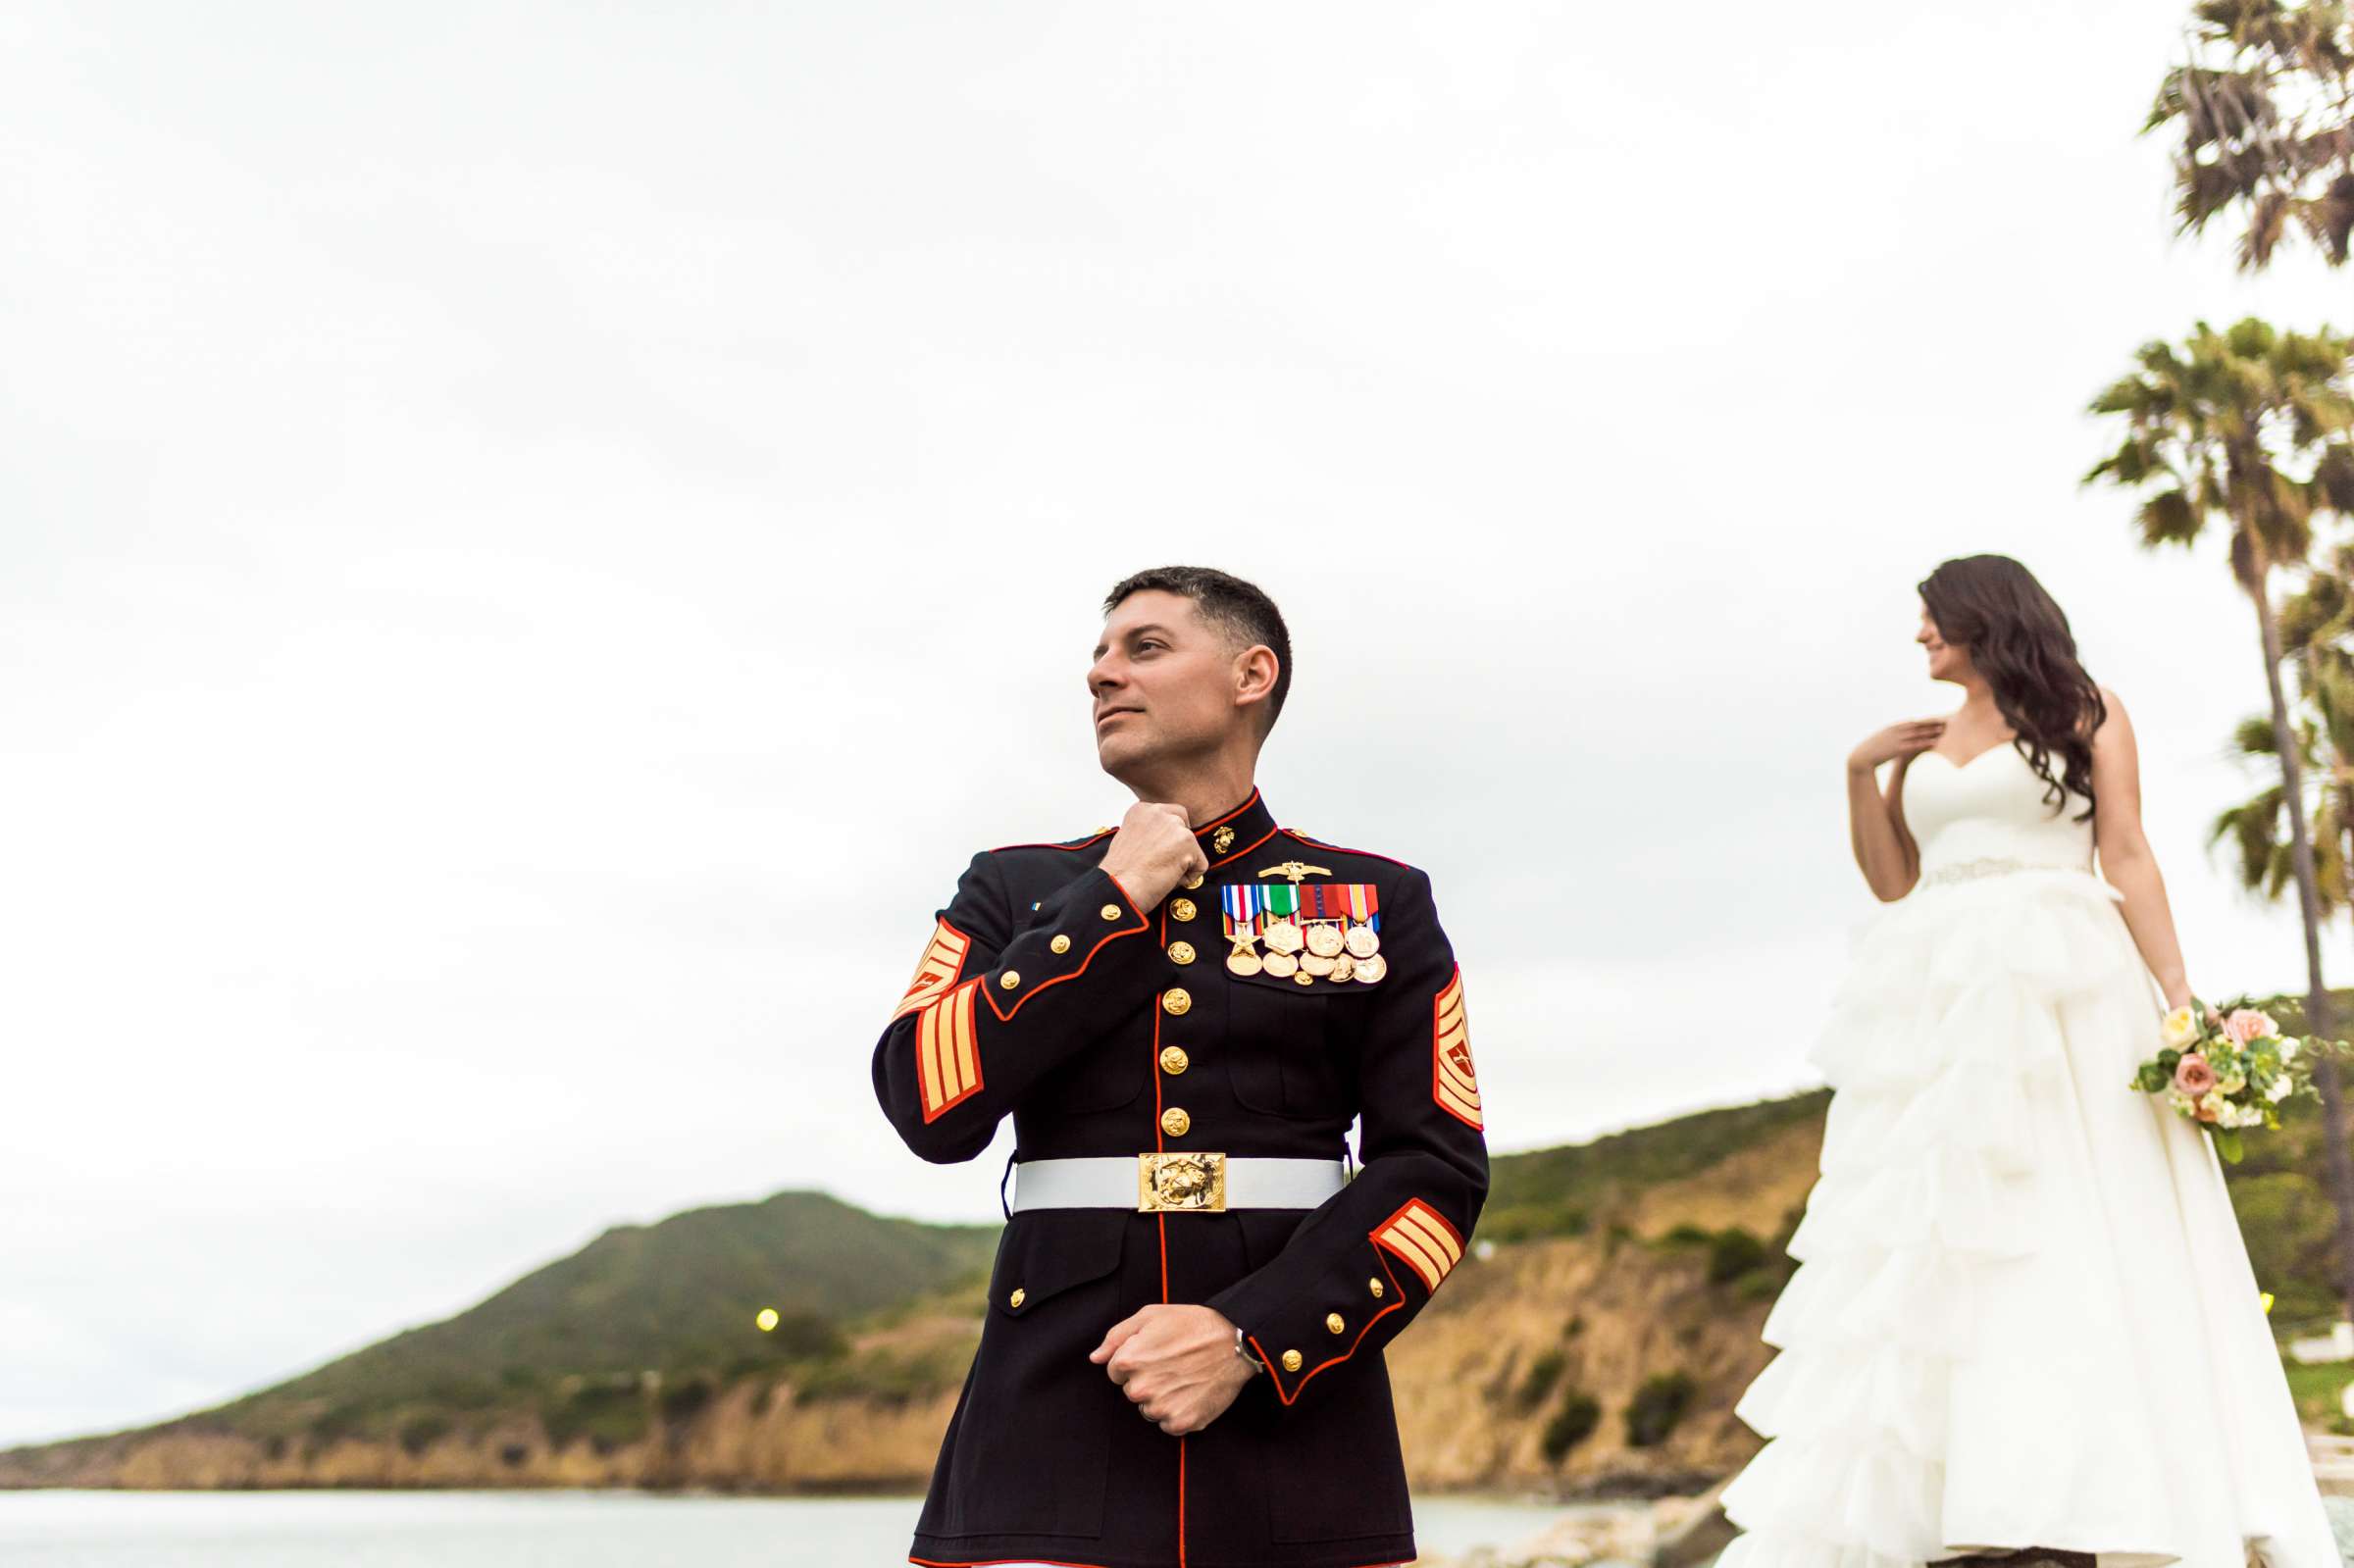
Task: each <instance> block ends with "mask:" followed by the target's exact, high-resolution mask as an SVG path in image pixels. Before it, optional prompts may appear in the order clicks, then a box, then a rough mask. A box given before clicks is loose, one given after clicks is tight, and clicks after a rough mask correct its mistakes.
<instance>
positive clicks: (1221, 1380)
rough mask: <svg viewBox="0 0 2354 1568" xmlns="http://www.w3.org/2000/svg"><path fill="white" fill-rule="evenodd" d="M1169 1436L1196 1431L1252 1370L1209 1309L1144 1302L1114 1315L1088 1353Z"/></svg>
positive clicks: (1227, 1326)
mask: <svg viewBox="0 0 2354 1568" xmlns="http://www.w3.org/2000/svg"><path fill="white" fill-rule="evenodd" d="M1087 1358H1088V1359H1089V1360H1090V1361H1093V1362H1095V1363H1096V1364H1097V1365H1098V1366H1100V1367H1101V1368H1102V1369H1103V1370H1104V1371H1105V1372H1107V1373H1109V1374H1110V1376H1111V1381H1112V1382H1114V1383H1116V1384H1118V1385H1119V1386H1120V1389H1121V1391H1123V1392H1125V1393H1126V1394H1127V1395H1128V1397H1129V1398H1130V1399H1132V1400H1134V1401H1135V1402H1136V1405H1137V1407H1138V1408H1139V1409H1141V1410H1143V1411H1144V1413H1145V1419H1147V1420H1148V1421H1151V1423H1152V1424H1153V1425H1155V1426H1157V1427H1159V1428H1160V1430H1161V1431H1163V1432H1165V1433H1167V1434H1168V1435H1169V1436H1170V1437H1172V1438H1182V1437H1184V1436H1185V1435H1186V1434H1187V1433H1189V1432H1200V1431H1201V1430H1202V1429H1203V1427H1206V1426H1208V1425H1209V1424H1210V1423H1211V1422H1212V1421H1215V1420H1217V1419H1218V1417H1219V1416H1221V1415H1223V1414H1224V1413H1225V1411H1226V1407H1227V1406H1228V1405H1230V1404H1232V1403H1234V1396H1235V1395H1236V1394H1238V1393H1240V1392H1242V1391H1243V1385H1244V1384H1246V1383H1248V1382H1250V1381H1251V1379H1252V1378H1253V1377H1254V1375H1255V1374H1256V1373H1257V1371H1258V1369H1257V1368H1256V1367H1255V1366H1254V1365H1253V1364H1252V1363H1250V1362H1249V1361H1246V1360H1244V1359H1243V1358H1242V1357H1241V1356H1239V1355H1237V1354H1235V1352H1234V1325H1233V1324H1231V1323H1229V1322H1227V1321H1226V1315H1225V1314H1224V1313H1222V1312H1220V1311H1218V1310H1217V1308H1215V1307H1205V1306H1158V1305H1155V1306H1149V1307H1146V1308H1145V1309H1144V1310H1143V1311H1141V1312H1138V1313H1135V1314H1133V1315H1132V1316H1129V1317H1125V1318H1122V1319H1121V1320H1120V1321H1119V1322H1117V1323H1115V1324H1113V1325H1112V1326H1111V1332H1110V1333H1109V1334H1106V1335H1104V1336H1103V1342H1102V1343H1101V1344H1099V1345H1097V1346H1096V1347H1095V1349H1094V1350H1092V1351H1090V1352H1089V1353H1088V1357H1087Z"/></svg>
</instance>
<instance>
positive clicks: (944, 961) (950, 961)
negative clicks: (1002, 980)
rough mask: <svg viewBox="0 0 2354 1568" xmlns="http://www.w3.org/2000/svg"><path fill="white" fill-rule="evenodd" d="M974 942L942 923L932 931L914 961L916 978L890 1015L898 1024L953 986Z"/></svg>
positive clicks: (911, 981)
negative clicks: (929, 939)
mask: <svg viewBox="0 0 2354 1568" xmlns="http://www.w3.org/2000/svg"><path fill="white" fill-rule="evenodd" d="M972 947H973V939H972V938H971V937H970V936H966V935H965V934H964V933H963V932H960V931H958V930H957V929H956V928H955V927H953V926H951V925H949V924H948V923H947V921H945V920H944V921H942V922H941V923H940V924H939V925H938V926H936V927H935V928H933V932H932V940H931V941H930V943H928V944H927V945H926V946H925V948H924V956H923V957H921V958H919V959H917V960H916V961H915V978H914V979H913V980H910V981H909V982H908V983H907V989H906V990H905V991H904V992H903V993H901V995H900V997H899V1010H898V1011H897V1012H896V1013H893V1014H892V1015H891V1021H892V1022H893V1023H895V1024H896V1023H897V1022H898V1021H899V1020H900V1019H902V1018H905V1017H906V1016H907V1015H908V1014H909V1013H912V1012H914V1011H916V1010H917V1009H918V1008H921V1007H926V1006H929V1005H930V1004H931V1002H932V1000H933V998H935V997H937V996H939V995H940V994H941V992H943V991H945V990H947V988H948V987H949V986H953V985H955V984H956V977H957V975H959V974H960V973H962V972H963V970H964V957H965V954H967V953H969V952H971V951H972Z"/></svg>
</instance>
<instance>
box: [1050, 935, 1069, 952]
mask: <svg viewBox="0 0 2354 1568" xmlns="http://www.w3.org/2000/svg"><path fill="white" fill-rule="evenodd" d="M1047 946H1048V947H1049V949H1051V950H1052V951H1054V952H1058V953H1067V952H1069V951H1070V950H1071V939H1070V938H1069V937H1068V936H1056V937H1055V938H1054V939H1053V940H1052V941H1050V942H1049V943H1047Z"/></svg>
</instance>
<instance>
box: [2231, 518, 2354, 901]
mask: <svg viewBox="0 0 2354 1568" xmlns="http://www.w3.org/2000/svg"><path fill="white" fill-rule="evenodd" d="M2338 555H2339V562H2338V565H2337V566H2336V568H2335V569H2334V570H2323V571H2317V572H2316V573H2315V574H2314V576H2313V578H2312V579H2311V581H2310V582H2309V583H2308V584H2307V586H2306V588H2305V590H2304V591H2303V592H2301V593H2299V594H2298V595H2296V597H2294V598H2292V599H2290V600H2289V601H2288V602H2287V603H2285V604H2283V605H2282V606H2281V607H2280V641H2281V645H2282V646H2283V647H2284V648H2286V649H2287V658H2288V663H2289V666H2290V667H2291V668H2292V669H2294V670H2295V671H2296V673H2297V698H2298V703H2299V712H2298V713H2297V715H2296V722H2295V726H2294V728H2295V731H2296V742H2297V766H2298V772H2299V773H2300V775H2301V776H2302V778H2303V780H2304V782H2305V787H2306V790H2307V797H2306V800H2305V814H2306V818H2307V820H2308V821H2309V822H2311V824H2312V825H2313V857H2314V877H2315V882H2316V888H2315V891H2316V896H2317V899H2318V901H2319V903H2320V905H2321V909H2322V913H2323V916H2324V917H2325V918H2327V917H2328V916H2329V915H2332V914H2335V913H2337V912H2338V911H2340V910H2344V909H2348V908H2354V650H2349V648H2348V646H2347V642H2346V638H2347V636H2348V634H2349V633H2350V632H2354V593H2350V592H2349V587H2354V580H2350V579H2349V578H2348V576H2347V573H2348V571H2349V570H2354V550H2340V551H2339V552H2338ZM2278 747H2279V742H2278V740H2277V738H2276V737H2275V735H2274V733H2273V726H2272V721H2271V720H2269V719H2266V718H2263V717H2261V716H2258V717H2250V718H2247V719H2243V720H2241V721H2240V722H2239V726H2238V728H2237V729H2235V730H2234V731H2233V732H2232V734H2231V750H2232V751H2233V752H2234V753H2235V754H2236V755H2237V756H2239V757H2240V758H2242V759H2243V760H2245V761H2247V762H2249V763H2251V764H2254V765H2256V767H2257V768H2258V770H2259V771H2260V772H2261V773H2262V774H2263V775H2264V776H2265V778H2266V781H2267V782H2266V784H2265V786H2264V787H2263V788H2262V789H2259V790H2258V791H2257V792H2256V793H2255V794H2254V795H2252V796H2250V797H2249V798H2248V799H2246V800H2244V801H2242V802H2240V803H2239V804H2238V805H2235V806H2231V807H2228V808H2226V810H2224V811H2222V812H2220V813H2218V814H2217V816H2216V819H2215V823H2214V827H2213V831H2212V832H2211V833H2210V835H2209V842H2210V843H2226V842H2228V843H2229V844H2230V846H2231V849H2232V854H2233V861H2234V865H2233V869H2234V871H2235V872H2236V873H2237V874H2238V877H2239V881H2240V885H2242V886H2244V887H2245V888H2247V889H2248V890H2249V891H2250V892H2252V893H2257V894H2260V895H2261V896H2263V897H2264V898H2267V899H2271V900H2275V901H2277V900H2278V899H2279V898H2280V896H2281V895H2282V893H2284V892H2285V891H2287V890H2288V888H2289V887H2290V886H2292V885H2294V882H2295V878H2296V870H2295V856H2294V846H2293V844H2292V842H2291V840H2290V836H2289V835H2287V834H2286V833H2284V832H2283V831H2282V830H2283V819H2284V817H2285V816H2286V810H2285V808H2286V805H2287V786H2286V784H2285V783H2284V782H2283V781H2282V780H2281V778H2280V777H2279V772H2278V768H2279V764H2278V760H2277V759H2278V756H2279V750H2278Z"/></svg>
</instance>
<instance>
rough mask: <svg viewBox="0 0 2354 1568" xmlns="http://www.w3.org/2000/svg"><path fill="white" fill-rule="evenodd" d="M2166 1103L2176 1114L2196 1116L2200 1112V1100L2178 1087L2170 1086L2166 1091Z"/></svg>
mask: <svg viewBox="0 0 2354 1568" xmlns="http://www.w3.org/2000/svg"><path fill="white" fill-rule="evenodd" d="M2166 1103H2167V1105H2168V1107H2169V1108H2170V1109H2172V1110H2173V1111H2174V1113H2175V1115H2176V1116H2194V1117H2195V1116H2197V1115H2198V1114H2199V1102H2198V1101H2197V1100H2194V1099H2192V1098H2191V1097H2190V1096H2189V1095H2188V1094H2185V1093H2183V1092H2182V1091H2181V1090H2180V1089H2178V1088H2170V1089H2168V1090H2167V1091H2166Z"/></svg>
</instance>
